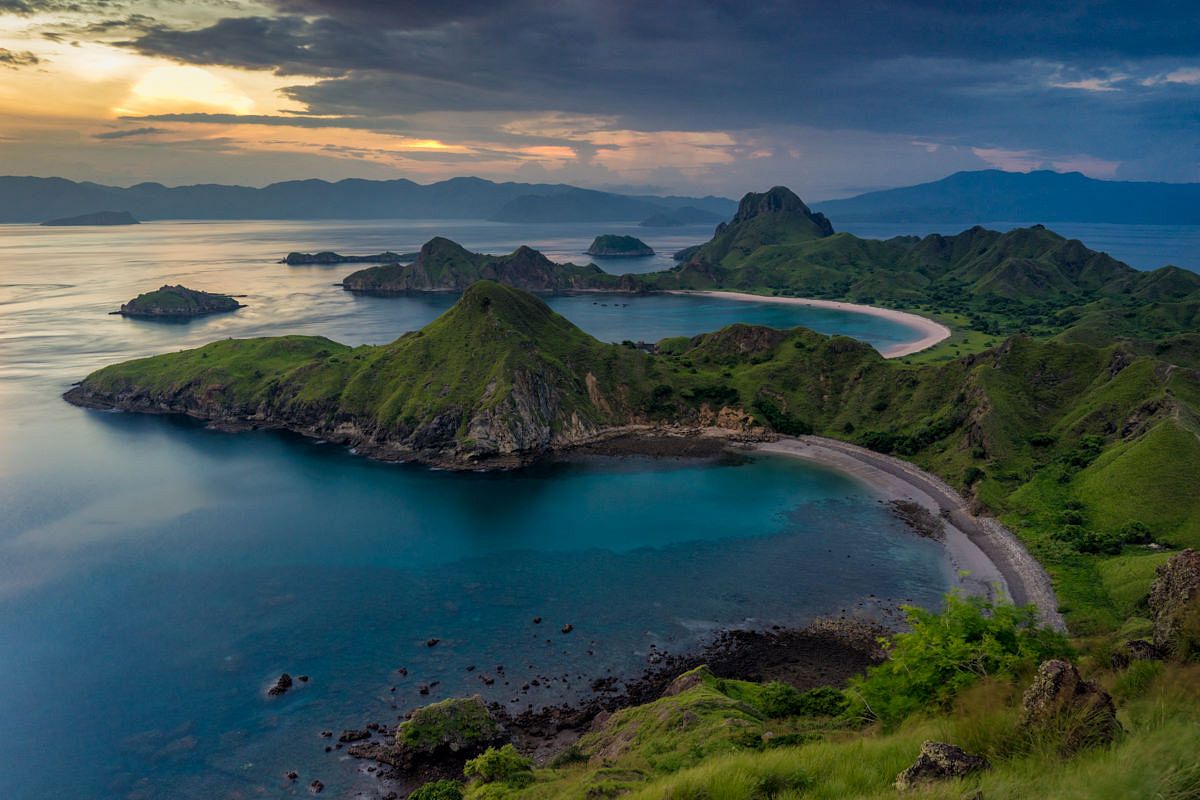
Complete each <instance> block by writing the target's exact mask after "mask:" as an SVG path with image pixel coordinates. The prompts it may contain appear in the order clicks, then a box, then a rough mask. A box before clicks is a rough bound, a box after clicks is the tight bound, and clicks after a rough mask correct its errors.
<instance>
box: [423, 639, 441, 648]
mask: <svg viewBox="0 0 1200 800" xmlns="http://www.w3.org/2000/svg"><path fill="white" fill-rule="evenodd" d="M440 641H441V639H429V640H427V641H426V642H425V646H426V647H436V646H437V643H438V642H440Z"/></svg>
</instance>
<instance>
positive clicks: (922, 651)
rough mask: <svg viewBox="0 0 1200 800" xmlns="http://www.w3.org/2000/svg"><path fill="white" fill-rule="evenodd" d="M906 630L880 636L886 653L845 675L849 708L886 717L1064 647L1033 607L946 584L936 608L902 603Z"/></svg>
mask: <svg viewBox="0 0 1200 800" xmlns="http://www.w3.org/2000/svg"><path fill="white" fill-rule="evenodd" d="M904 612H905V616H906V618H907V621H908V625H909V628H910V630H909V631H907V632H905V633H899V634H896V635H895V636H893V637H892V638H891V639H890V640H888V641H887V642H885V647H886V649H887V651H888V659H887V660H886V661H884V662H883V663H882V664H878V665H876V666H873V667H871V668H870V669H869V670H868V671H867V674H866V675H865V676H863V677H861V678H857V679H855V680H852V681H851V683H850V688H849V689H848V690H847V698H848V699H849V701H850V708H849V713H850V714H853V715H857V716H860V717H862V718H863V719H867V720H875V719H877V720H880V721H882V722H884V723H888V724H896V723H899V722H901V721H903V720H904V719H905V718H906V717H907V716H909V715H910V714H912V713H914V712H916V711H919V710H921V709H927V708H931V707H941V708H944V707H946V706H948V705H949V704H950V703H951V702H952V701H953V700H954V698H955V696H957V695H958V693H959V692H960V691H962V690H963V689H965V688H966V687H968V686H970V685H971V684H972V683H974V682H976V681H978V680H980V679H982V678H988V677H999V678H1015V677H1017V676H1019V675H1021V674H1023V673H1027V672H1029V671H1030V670H1032V669H1034V668H1036V667H1037V665H1038V664H1039V663H1041V662H1042V661H1044V660H1046V659H1048V658H1054V657H1058V656H1066V655H1068V654H1069V653H1070V647H1069V646H1068V644H1067V640H1066V637H1065V636H1063V635H1062V634H1059V633H1055V632H1054V631H1052V630H1050V629H1049V628H1044V627H1039V626H1038V624H1037V609H1035V608H1034V607H1033V606H1023V607H1017V606H1014V605H1012V604H1011V603H991V602H988V601H986V600H984V599H982V598H978V597H964V596H962V595H960V594H958V593H957V592H951V593H950V594H949V595H947V597H946V608H945V610H944V611H942V612H941V613H940V614H935V613H932V612H929V611H926V610H924V609H922V608H918V607H916V606H905V607H904Z"/></svg>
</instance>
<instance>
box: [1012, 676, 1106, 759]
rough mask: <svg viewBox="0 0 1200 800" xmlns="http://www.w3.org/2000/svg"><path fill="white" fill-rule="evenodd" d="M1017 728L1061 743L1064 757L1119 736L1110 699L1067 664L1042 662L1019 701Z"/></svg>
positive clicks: (1104, 692) (1098, 687)
mask: <svg viewBox="0 0 1200 800" xmlns="http://www.w3.org/2000/svg"><path fill="white" fill-rule="evenodd" d="M1021 726H1022V727H1023V728H1024V729H1025V730H1027V731H1030V732H1031V733H1035V734H1039V735H1049V736H1054V737H1058V738H1060V739H1061V745H1060V746H1061V749H1062V750H1063V752H1064V753H1073V752H1075V751H1077V750H1080V749H1083V748H1085V747H1090V746H1092V745H1098V744H1105V743H1107V742H1111V741H1112V740H1113V739H1115V738H1116V737H1117V736H1118V735H1119V734H1120V733H1121V723H1120V722H1118V721H1117V710H1116V706H1114V705H1113V701H1112V697H1110V696H1109V694H1108V692H1106V691H1104V690H1103V689H1102V688H1100V686H1098V685H1097V684H1095V683H1093V682H1091V681H1085V680H1084V679H1083V678H1082V677H1080V675H1079V670H1077V669H1076V668H1075V665H1074V664H1072V663H1070V662H1069V661H1062V660H1060V659H1053V660H1050V661H1046V662H1044V663H1043V664H1042V665H1041V666H1040V667H1039V668H1038V672H1037V676H1036V677H1035V678H1034V680H1033V683H1032V684H1031V685H1030V687H1029V688H1028V689H1027V690H1025V695H1024V697H1023V698H1022V699H1021Z"/></svg>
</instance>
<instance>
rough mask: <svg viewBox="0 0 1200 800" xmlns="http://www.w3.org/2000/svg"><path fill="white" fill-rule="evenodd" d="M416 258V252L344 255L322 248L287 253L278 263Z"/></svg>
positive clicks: (394, 261)
mask: <svg viewBox="0 0 1200 800" xmlns="http://www.w3.org/2000/svg"><path fill="white" fill-rule="evenodd" d="M416 260H417V254H416V253H393V252H392V251H391V250H385V251H384V252H382V253H376V254H374V255H369V256H344V255H342V254H341V253H334V252H332V251H330V250H322V251H321V252H319V253H296V252H292V253H288V254H287V256H285V257H284V259H283V260H282V261H280V262H279V263H280V264H287V265H289V266H293V267H297V266H304V265H310V264H318V265H323V264H411V263H412V262H414V261H416Z"/></svg>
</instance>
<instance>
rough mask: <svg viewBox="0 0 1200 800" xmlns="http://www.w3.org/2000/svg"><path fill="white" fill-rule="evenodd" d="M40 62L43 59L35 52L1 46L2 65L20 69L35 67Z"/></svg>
mask: <svg viewBox="0 0 1200 800" xmlns="http://www.w3.org/2000/svg"><path fill="white" fill-rule="evenodd" d="M40 63H42V60H41V59H40V58H38V57H37V56H36V55H34V54H33V53H30V52H28V51H17V50H9V49H7V48H4V47H0V67H8V68H9V69H20V68H21V67H34V66H37V65H38V64H40Z"/></svg>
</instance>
